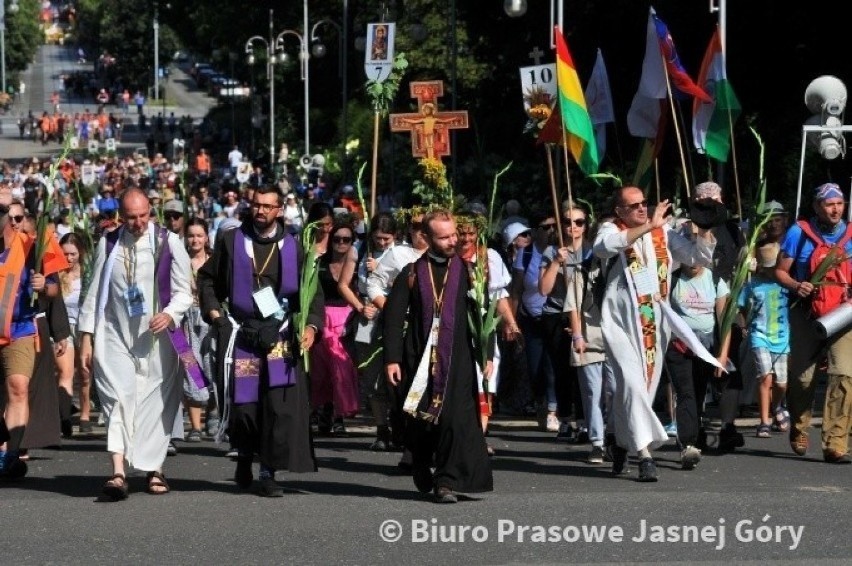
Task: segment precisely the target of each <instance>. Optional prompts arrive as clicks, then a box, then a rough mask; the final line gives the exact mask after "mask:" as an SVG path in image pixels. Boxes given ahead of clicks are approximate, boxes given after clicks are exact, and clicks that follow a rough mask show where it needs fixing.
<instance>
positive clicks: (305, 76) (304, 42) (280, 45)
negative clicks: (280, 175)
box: [274, 0, 313, 168]
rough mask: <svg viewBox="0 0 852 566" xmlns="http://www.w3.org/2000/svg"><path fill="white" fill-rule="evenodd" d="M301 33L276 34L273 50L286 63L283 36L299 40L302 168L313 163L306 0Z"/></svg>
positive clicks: (305, 0)
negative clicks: (303, 149)
mask: <svg viewBox="0 0 852 566" xmlns="http://www.w3.org/2000/svg"><path fill="white" fill-rule="evenodd" d="M302 18H303V20H302V33H299V32H297V31H294V30H291V29H288V30H284V31H282V32H281V33H279V34H278V37H277V38H276V40H275V44H274V45H275V49H276V50H277V51H280V52H281V62H282V63H283V62H285V61H287V58H288V55H287V52H286V51H284V36H287V35H292V36H293V37H295V38H296V39H298V40H299V66H300V68H301V77H302V83H303V84H304V85H305V153H304V154H302V157H301V158H299V161H300V163H302V166H303V167H306V168H307V167H308V166H309V163H312V162H313V158H312V157H311V151H310V150H311V122H310V93H311V87H310V81H311V78H310V72H309V71H310V58H311V54H310V53H309V52H308V41H310V36H309V35H308V30H309V29H310V27H309V25H308V0H304V1H303V2H302Z"/></svg>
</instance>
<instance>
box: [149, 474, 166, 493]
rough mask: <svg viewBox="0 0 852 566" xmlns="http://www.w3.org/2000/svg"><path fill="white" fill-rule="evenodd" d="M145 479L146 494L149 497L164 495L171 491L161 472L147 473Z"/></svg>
mask: <svg viewBox="0 0 852 566" xmlns="http://www.w3.org/2000/svg"><path fill="white" fill-rule="evenodd" d="M146 477H147V478H148V493H150V494H151V495H165V494H166V493H168V492H170V491H171V488H169V484H168V482H167V481H166V476H164V475H163V474H162V473H161V472H148V475H147V476H146ZM158 488H159V489H158Z"/></svg>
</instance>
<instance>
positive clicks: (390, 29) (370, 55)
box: [364, 22, 396, 83]
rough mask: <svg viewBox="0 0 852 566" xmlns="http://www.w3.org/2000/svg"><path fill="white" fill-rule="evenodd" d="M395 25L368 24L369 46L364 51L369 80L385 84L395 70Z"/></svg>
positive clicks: (382, 23) (384, 23) (383, 23)
mask: <svg viewBox="0 0 852 566" xmlns="http://www.w3.org/2000/svg"><path fill="white" fill-rule="evenodd" d="M395 25H396V24H394V23H392V22H381V23H378V24H367V44H366V46H365V47H366V49H364V71H365V72H366V73H367V78H368V79H370V80H371V81H375V82H377V83H381V82H384V81H385V79H387V78H388V76H390V74H391V71H392V70H393V38H394V29H395Z"/></svg>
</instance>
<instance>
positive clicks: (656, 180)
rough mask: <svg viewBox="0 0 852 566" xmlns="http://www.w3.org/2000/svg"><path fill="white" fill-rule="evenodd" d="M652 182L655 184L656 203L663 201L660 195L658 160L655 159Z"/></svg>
mask: <svg viewBox="0 0 852 566" xmlns="http://www.w3.org/2000/svg"><path fill="white" fill-rule="evenodd" d="M654 181H655V182H656V183H657V202H660V201H661V200H663V197H662V196H661V195H660V160H659V159H657V158H656V157H655V158H654Z"/></svg>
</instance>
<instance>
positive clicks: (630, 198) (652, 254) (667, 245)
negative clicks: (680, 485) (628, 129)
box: [593, 187, 716, 482]
mask: <svg viewBox="0 0 852 566" xmlns="http://www.w3.org/2000/svg"><path fill="white" fill-rule="evenodd" d="M670 209H671V204H669V201H667V200H664V201H662V202H660V203H658V204H657V206H656V207H655V208H654V212H653V215H649V213H648V201H647V199H646V198H645V195H644V194H643V193H642V190H641V189H639V188H637V187H622V188H621V189H619V190H618V191H617V193H616V195H615V213H616V219H615V220H614V221H612V222H604V223H603V224H602V225H601V228H600V230H599V231H598V234H597V237H596V238H595V244H594V248H593V250H594V253H595V255H596V256H597V257H599V258H602V259H605V260H608V261H606V266H605V267H606V273H605V275H604V276H605V277H606V291H605V294H604V299H603V304H602V305H601V318H602V321H601V330H602V331H603V336H604V346H605V349H606V355H607V358H608V359H609V361H610V364H611V365H612V369H613V374H614V375H615V383H616V390H615V392H614V393H613V399H612V405H613V406H612V419H611V421H612V425H613V428H614V431H615V438H614V439H609V442H610V448H611V450H612V456H613V465H612V469H613V473H615V474H621V473H622V472H624V470H625V469H626V468H625V465H626V462H627V452H628V451H631V452H633V453H635V454H636V455H637V456H638V458H639V481H645V482H654V481H657V467H656V464H655V463H654V460H653V458H652V457H651V452H650V451H651V450H653V449H655V448H657V447H658V446H661V445H662V444H663V443H665V442H666V441H667V440H668V435H667V434H666V431H665V429H664V428H663V425H662V424H661V423H660V421H659V419H658V418H657V415H656V413H655V412H654V409H653V407H652V403H653V401H654V395H655V394H656V391H657V386H658V385H659V383H660V374H661V373H662V369H663V356H664V355H665V353H666V348H667V346H668V343H669V338H670V334H671V329H670V324H669V321H668V318H670V317H671V316H675V315H674V314H673V313H672V311H671V309H670V308H669V307H668V304H669V296H668V295H669V290H670V289H671V265H672V263H673V262H675V261H676V262H679V263H682V264H686V265H695V264H700V265H705V266H707V265H711V264H712V261H713V249H714V247H715V244H716V239H715V238H714V237H713V235H712V233H711V232H710V231H709V230H707V229H704V228H699V229H698V237H697V238H696V239H695V240H689V239H687V238H685V237H683V236H681V235H680V234H678V233H677V232H675V231H673V230H671V229H670V226H669V222H668V218H667V217H668V215H669V211H670ZM610 260H611V261H610Z"/></svg>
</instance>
